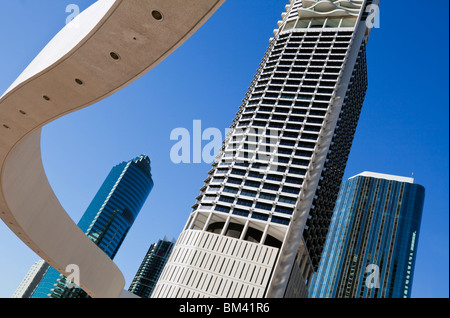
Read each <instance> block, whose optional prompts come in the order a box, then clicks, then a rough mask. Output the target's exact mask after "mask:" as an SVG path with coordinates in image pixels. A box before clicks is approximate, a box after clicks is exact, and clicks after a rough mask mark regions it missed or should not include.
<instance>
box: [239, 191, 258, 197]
mask: <svg viewBox="0 0 450 318" xmlns="http://www.w3.org/2000/svg"><path fill="white" fill-rule="evenodd" d="M241 195H246V196H248V197H256V192H255V191H249V190H242V191H241Z"/></svg>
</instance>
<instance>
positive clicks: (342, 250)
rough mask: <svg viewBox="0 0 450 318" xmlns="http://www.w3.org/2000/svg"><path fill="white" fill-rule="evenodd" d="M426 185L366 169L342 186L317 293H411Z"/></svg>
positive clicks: (392, 295) (369, 295) (318, 295)
mask: <svg viewBox="0 0 450 318" xmlns="http://www.w3.org/2000/svg"><path fill="white" fill-rule="evenodd" d="M424 197H425V189H424V187H422V186H421V185H418V184H415V183H414V180H413V179H410V178H400V177H395V176H386V175H379V174H372V173H363V174H361V175H358V176H356V177H353V178H350V179H349V180H347V181H345V182H344V183H343V184H342V186H341V190H340V192H339V196H338V200H337V202H336V207H335V209H334V214H333V217H332V220H331V225H330V229H329V232H328V236H327V240H326V244H325V248H324V252H323V254H322V259H321V261H320V265H319V269H318V271H317V273H316V274H315V275H314V277H313V282H312V284H311V288H310V294H309V296H310V297H311V298H409V297H410V296H411V287H412V281H413V274H414V265H415V258H416V253H417V245H418V239H419V230H420V223H421V218H422V209H423V203H424Z"/></svg>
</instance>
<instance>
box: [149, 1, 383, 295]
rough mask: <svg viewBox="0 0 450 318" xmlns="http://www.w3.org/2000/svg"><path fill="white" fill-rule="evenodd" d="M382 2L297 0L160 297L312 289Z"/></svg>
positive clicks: (247, 100)
mask: <svg viewBox="0 0 450 318" xmlns="http://www.w3.org/2000/svg"><path fill="white" fill-rule="evenodd" d="M377 4H378V1H371V0H366V1H362V0H361V1H345V0H344V1H328V0H314V1H313V0H292V1H290V2H289V4H288V5H287V6H286V12H285V13H283V14H282V18H283V20H282V21H279V22H278V29H277V30H275V31H274V38H272V39H271V40H270V45H269V48H268V50H267V52H266V54H265V56H264V58H263V61H262V63H261V65H260V67H259V69H258V71H257V74H256V76H255V78H254V80H253V82H252V85H251V86H250V89H249V91H248V93H247V95H246V97H245V99H244V101H243V104H242V105H241V107H240V109H239V112H238V113H237V117H236V118H235V120H234V122H233V125H232V126H231V130H230V132H229V134H228V135H227V138H226V140H225V142H224V146H223V148H222V150H221V153H220V155H219V156H218V159H217V160H216V162H215V163H214V164H213V168H212V170H211V171H210V172H209V176H208V177H207V178H206V180H205V185H204V186H203V187H202V188H201V193H200V195H199V196H198V197H197V199H198V201H197V202H196V203H195V204H194V206H193V211H192V213H191V214H190V216H189V219H188V221H187V223H186V226H185V228H184V230H183V232H182V233H181V235H180V237H179V238H178V241H177V243H176V245H175V247H174V251H173V252H172V255H171V257H170V259H169V261H168V263H167V265H166V267H165V269H164V271H163V274H162V275H161V278H160V280H159V282H158V284H157V286H156V288H155V291H154V292H153V296H152V297H173V298H175V297H220V298H226V297H252V298H261V297H272V298H274V297H275V298H281V297H307V295H308V284H309V283H310V279H311V276H312V274H313V273H314V271H315V270H316V269H317V266H318V264H319V261H320V256H321V253H322V249H323V245H324V243H325V239H326V235H327V231H328V227H329V223H330V220H331V216H332V212H333V208H334V204H335V201H336V199H337V194H338V192H339V186H340V183H341V181H342V177H343V174H344V170H345V166H346V162H347V158H348V155H349V152H350V148H351V144H352V141H353V136H354V133H355V130H356V126H357V123H358V119H359V115H360V111H361V107H362V105H363V101H364V98H365V93H366V90H367V68H366V45H367V42H368V39H369V34H370V31H371V27H372V26H373V24H372V19H373V18H374V14H375V13H374V12H373V11H374V9H376V8H377V6H376V5H377Z"/></svg>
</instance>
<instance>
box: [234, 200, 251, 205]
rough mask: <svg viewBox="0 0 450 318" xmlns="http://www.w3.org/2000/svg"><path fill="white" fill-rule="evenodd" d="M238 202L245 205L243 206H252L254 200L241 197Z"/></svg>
mask: <svg viewBox="0 0 450 318" xmlns="http://www.w3.org/2000/svg"><path fill="white" fill-rule="evenodd" d="M237 204H239V205H243V206H252V205H253V202H252V201H248V200H243V199H239V200H238V201H237Z"/></svg>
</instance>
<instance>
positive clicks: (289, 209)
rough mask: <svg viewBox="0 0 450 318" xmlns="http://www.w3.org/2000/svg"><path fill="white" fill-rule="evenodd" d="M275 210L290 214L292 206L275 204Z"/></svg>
mask: <svg viewBox="0 0 450 318" xmlns="http://www.w3.org/2000/svg"><path fill="white" fill-rule="evenodd" d="M275 211H276V212H280V213H284V214H289V215H292V213H293V212H294V209H292V208H286V207H282V206H277V207H276V208H275Z"/></svg>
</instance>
